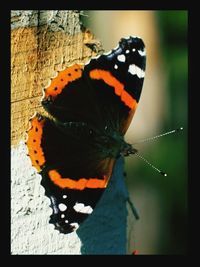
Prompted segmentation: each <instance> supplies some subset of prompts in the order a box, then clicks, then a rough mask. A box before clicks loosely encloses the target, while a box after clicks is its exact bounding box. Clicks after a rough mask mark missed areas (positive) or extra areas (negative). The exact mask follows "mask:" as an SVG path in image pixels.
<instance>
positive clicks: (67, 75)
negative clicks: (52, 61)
mask: <svg viewBox="0 0 200 267" xmlns="http://www.w3.org/2000/svg"><path fill="white" fill-rule="evenodd" d="M82 69H83V65H78V64H74V65H73V66H71V67H68V68H66V69H65V70H63V71H60V72H59V73H58V76H57V77H55V78H53V79H52V81H51V84H50V86H49V87H47V88H45V97H48V96H52V97H56V96H57V95H59V94H60V93H61V92H62V90H63V89H64V88H65V87H66V86H67V84H68V83H69V82H72V81H74V80H77V79H79V78H80V77H81V76H82Z"/></svg>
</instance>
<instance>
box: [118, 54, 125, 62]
mask: <svg viewBox="0 0 200 267" xmlns="http://www.w3.org/2000/svg"><path fill="white" fill-rule="evenodd" d="M117 59H118V60H119V61H120V62H125V60H126V57H125V55H123V54H122V55H119V56H117Z"/></svg>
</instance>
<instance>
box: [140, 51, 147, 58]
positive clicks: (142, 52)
mask: <svg viewBox="0 0 200 267" xmlns="http://www.w3.org/2000/svg"><path fill="white" fill-rule="evenodd" d="M138 53H139V54H140V56H142V57H144V56H145V55H146V50H144V51H142V50H138Z"/></svg>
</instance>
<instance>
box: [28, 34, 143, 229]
mask: <svg viewBox="0 0 200 267" xmlns="http://www.w3.org/2000/svg"><path fill="white" fill-rule="evenodd" d="M145 66H146V50H145V45H144V43H143V41H142V39H141V38H139V37H132V36H130V37H127V38H121V40H120V41H119V43H118V46H117V47H116V48H114V49H113V50H111V51H109V52H107V53H104V54H101V55H98V56H97V57H94V58H91V60H90V61H89V62H88V63H86V64H74V65H71V66H69V67H67V68H66V69H65V70H62V71H60V72H58V74H57V76H56V77H55V78H53V79H52V80H51V84H50V85H49V86H48V87H47V88H45V89H44V96H43V98H42V101H41V103H42V106H43V107H44V109H45V110H46V111H47V112H48V113H49V115H50V116H49V117H46V116H43V115H41V114H39V113H37V114H36V115H35V116H34V117H32V118H31V119H30V122H31V126H30V128H29V130H28V132H27V134H28V138H27V142H26V145H27V148H28V154H29V157H30V159H31V162H32V165H33V166H34V167H35V168H36V170H37V172H38V173H40V174H41V176H42V180H41V184H42V186H43V187H44V188H45V194H46V196H47V197H49V198H50V200H51V207H52V210H53V213H52V215H51V216H50V223H52V224H54V225H55V229H57V230H59V231H60V233H71V232H73V231H75V230H76V229H78V227H79V226H80V224H81V223H82V222H83V221H84V220H85V219H86V218H87V217H88V215H89V214H91V213H92V212H93V210H94V208H95V206H96V204H97V202H98V201H99V199H100V198H101V196H102V194H103V193H104V191H105V189H106V187H107V185H108V183H109V180H110V177H111V175H112V171H113V167H114V165H115V162H116V159H117V158H119V157H120V156H128V155H130V154H134V153H136V152H137V150H136V149H135V148H133V147H132V146H131V145H130V144H128V143H127V142H126V141H125V139H124V135H125V133H126V131H127V129H128V127H129V125H130V123H131V120H132V118H133V115H134V113H135V110H136V108H137V105H138V102H139V99H140V95H141V91H142V86H143V81H144V76H145Z"/></svg>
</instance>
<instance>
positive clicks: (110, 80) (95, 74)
mask: <svg viewBox="0 0 200 267" xmlns="http://www.w3.org/2000/svg"><path fill="white" fill-rule="evenodd" d="M90 77H91V78H92V79H97V80H100V79H101V80H103V81H104V82H105V83H106V84H108V85H110V86H112V87H114V90H115V94H116V95H118V96H120V98H121V100H122V101H123V102H124V104H125V105H126V106H128V107H129V108H130V109H136V107H137V102H136V100H135V99H134V98H133V97H132V96H131V95H129V93H127V91H126V90H125V89H124V86H123V84H122V83H120V82H119V81H118V80H117V79H116V78H115V77H113V76H112V74H111V73H110V72H109V71H106V70H99V69H95V70H92V71H90Z"/></svg>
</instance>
